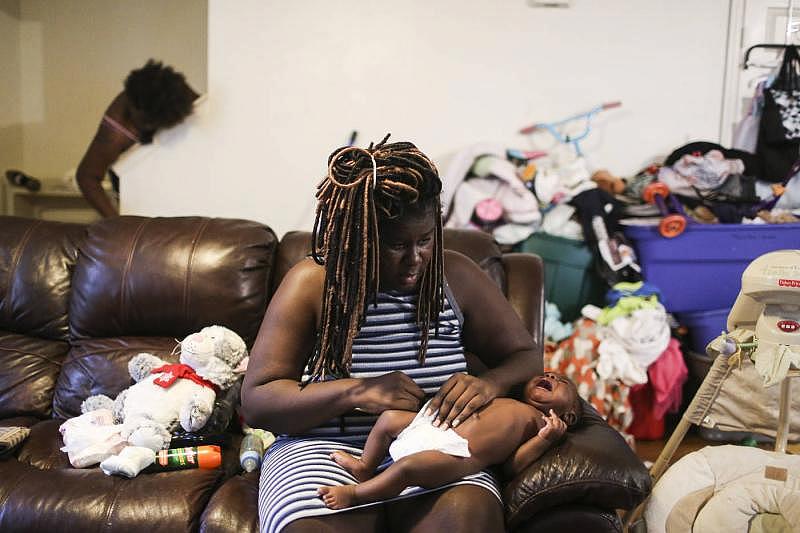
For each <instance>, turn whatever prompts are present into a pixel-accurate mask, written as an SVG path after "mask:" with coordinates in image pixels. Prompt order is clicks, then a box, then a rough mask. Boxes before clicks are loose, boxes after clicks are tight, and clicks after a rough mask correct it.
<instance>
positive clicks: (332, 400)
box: [242, 259, 424, 434]
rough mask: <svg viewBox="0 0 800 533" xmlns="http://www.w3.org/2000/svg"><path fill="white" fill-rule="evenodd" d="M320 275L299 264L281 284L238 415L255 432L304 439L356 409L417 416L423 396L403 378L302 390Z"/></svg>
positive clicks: (254, 353) (306, 262)
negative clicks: (259, 429) (297, 435)
mask: <svg viewBox="0 0 800 533" xmlns="http://www.w3.org/2000/svg"><path fill="white" fill-rule="evenodd" d="M324 276H325V273H324V270H323V269H322V267H320V266H319V265H317V264H316V263H314V262H313V261H312V260H311V259H306V260H304V261H301V262H300V263H298V264H297V265H295V267H293V268H292V269H291V270H290V271H289V273H288V274H287V275H286V277H285V278H284V280H283V282H282V283H281V285H280V287H279V288H278V290H277V291H276V292H275V295H274V296H273V298H272V301H271V302H270V305H269V308H268V309H267V312H266V315H265V316H264V321H263V322H262V324H261V329H260V330H259V333H258V338H257V339H256V342H255V345H254V346H253V349H252V351H251V354H250V363H249V364H248V369H247V374H246V375H245V379H244V384H243V386H242V411H243V414H244V417H245V421H246V422H247V423H248V424H249V425H251V426H253V427H262V428H267V429H269V430H271V431H275V432H278V433H287V434H292V433H302V432H304V431H307V430H309V429H311V428H313V427H316V426H318V425H320V424H322V423H324V422H327V421H328V420H330V419H332V418H335V417H337V416H340V415H342V414H345V413H347V412H349V411H352V410H353V409H355V408H359V409H362V410H364V411H367V412H372V413H380V412H382V411H384V410H386V409H389V408H394V409H405V410H415V409H418V408H419V402H420V400H421V399H422V398H423V397H424V394H423V392H422V390H421V389H420V388H419V387H418V386H417V385H416V384H415V383H414V382H413V381H412V380H411V378H409V377H408V376H406V375H405V374H403V373H402V372H391V373H389V374H386V375H384V376H380V377H377V378H370V379H354V378H346V379H337V380H332V381H326V382H321V383H313V384H309V385H307V386H306V387H304V388H302V389H301V388H300V379H301V377H302V373H303V369H304V367H305V365H306V361H307V360H308V357H309V355H310V354H311V352H312V350H313V349H314V343H315V338H316V334H317V326H318V323H319V316H320V312H321V311H320V308H321V302H322V289H323V285H324V279H325V278H324Z"/></svg>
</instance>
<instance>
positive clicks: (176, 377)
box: [81, 326, 247, 477]
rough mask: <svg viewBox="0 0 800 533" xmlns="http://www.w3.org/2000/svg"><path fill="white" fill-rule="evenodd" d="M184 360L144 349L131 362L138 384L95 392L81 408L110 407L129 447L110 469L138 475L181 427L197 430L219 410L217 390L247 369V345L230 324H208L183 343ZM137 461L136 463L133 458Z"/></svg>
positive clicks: (108, 464)
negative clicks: (109, 393) (171, 360)
mask: <svg viewBox="0 0 800 533" xmlns="http://www.w3.org/2000/svg"><path fill="white" fill-rule="evenodd" d="M180 348H181V354H180V363H177V364H169V363H167V362H165V361H163V360H162V359H160V358H158V357H156V356H155V355H152V354H149V353H140V354H138V355H136V356H135V357H134V358H133V359H131V360H130V362H129V363H128V371H129V372H130V374H131V377H132V378H133V380H134V381H135V382H136V383H134V384H133V385H131V386H130V387H128V388H127V389H125V390H123V391H122V392H120V393H119V395H118V396H117V398H116V399H115V400H111V398H109V397H108V396H104V395H96V396H90V397H89V398H87V399H86V400H84V402H83V403H82V404H81V412H83V413H87V412H90V411H94V410H96V409H103V408H105V409H111V410H112V412H113V413H114V419H115V422H116V423H117V424H120V426H119V427H120V433H121V436H122V438H123V439H124V440H125V441H127V443H128V444H129V445H130V446H129V447H138V448H143V449H141V450H123V452H125V453H120V454H119V455H117V456H112V457H109V458H108V459H106V460H105V461H103V463H101V465H100V466H101V468H103V470H104V471H105V472H106V473H107V474H112V473H121V474H124V475H126V476H128V477H134V476H136V475H137V474H138V473H139V471H141V469H143V468H144V467H146V466H148V465H149V464H150V463H152V462H153V460H154V458H155V452H157V451H158V450H161V449H166V448H169V444H170V441H171V439H172V432H173V431H175V430H177V429H178V426H179V425H180V427H182V428H183V429H184V430H185V431H188V432H195V431H198V430H200V429H202V428H203V426H204V425H205V424H206V422H207V421H208V419H209V417H210V415H211V412H212V410H213V408H214V401H215V399H216V395H217V393H218V392H221V391H224V390H226V389H228V388H229V387H231V386H232V385H233V384H234V383H235V382H236V380H237V379H238V377H239V375H240V373H241V371H243V369H244V368H246V358H247V348H246V346H245V343H244V341H243V340H242V338H241V337H240V336H239V335H237V334H236V333H234V332H233V331H231V330H230V329H228V328H225V327H222V326H209V327H206V328H203V329H202V330H200V332H198V333H193V334H191V335H189V336H188V337H186V338H185V339H183V341H181V343H180ZM134 457H135V458H136V459H135V461H134V462H135V463H136V464H131V459H132V458H134Z"/></svg>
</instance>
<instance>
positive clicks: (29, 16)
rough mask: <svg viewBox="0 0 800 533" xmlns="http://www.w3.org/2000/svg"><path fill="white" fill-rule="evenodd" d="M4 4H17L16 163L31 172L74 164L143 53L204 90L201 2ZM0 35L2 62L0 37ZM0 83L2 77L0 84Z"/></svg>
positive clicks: (30, 0)
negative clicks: (18, 98) (18, 126)
mask: <svg viewBox="0 0 800 533" xmlns="http://www.w3.org/2000/svg"><path fill="white" fill-rule="evenodd" d="M0 1H1V2H2V3H0V6H2V5H4V4H7V3H9V2H8V1H7V0H0ZM11 4H17V5H18V6H19V41H20V44H19V48H18V49H19V57H20V59H19V69H18V70H19V76H18V79H19V81H20V83H21V87H22V98H21V104H20V113H21V115H22V128H21V129H22V161H21V165H22V167H23V169H24V170H25V171H27V172H29V173H30V174H33V175H36V176H42V177H61V176H63V175H64V174H66V173H67V172H68V171H70V170H71V169H74V168H75V167H77V165H78V162H79V161H80V158H81V157H82V155H83V152H84V150H85V149H86V146H87V145H88V143H89V141H90V140H91V138H92V136H93V135H94V133H95V130H96V129H97V125H98V122H99V120H100V117H101V116H102V114H103V111H104V110H105V108H106V107H107V106H108V104H109V103H110V102H111V99H112V98H113V97H114V96H115V95H116V94H117V93H118V92H119V91H120V90H121V89H122V82H123V80H124V78H125V76H126V75H127V73H128V72H129V71H130V70H131V69H134V68H137V67H140V66H142V65H143V64H144V63H145V61H147V59H148V58H150V57H153V58H156V59H160V60H163V61H164V62H165V63H168V64H171V65H173V66H175V68H176V69H178V70H180V71H182V72H183V73H184V74H186V77H187V78H188V80H189V83H190V84H191V85H192V86H193V87H195V88H196V89H197V90H199V91H200V92H205V90H206V78H207V75H206V62H207V61H206V58H207V12H208V7H207V5H208V4H207V1H206V0H169V1H164V0H136V1H130V0H57V1H53V0H19V1H18V2H11ZM0 24H3V22H0ZM0 39H2V41H0V43H2V44H1V45H0V54H1V55H0V60H2V61H3V63H2V65H3V67H5V65H6V63H5V61H6V59H7V58H6V57H5V56H6V55H7V54H6V51H5V47H4V46H3V45H4V44H5V40H6V35H4V34H3V35H0ZM11 55H13V54H11ZM8 61H9V62H12V63H13V61H14V59H13V57H12V58H9V59H8ZM5 83H6V76H3V77H2V81H1V82H0V84H5ZM1 87H2V85H0V91H3V90H4V89H3V88H1ZM0 94H2V93H0ZM0 112H2V111H0Z"/></svg>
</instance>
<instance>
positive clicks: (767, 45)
mask: <svg viewBox="0 0 800 533" xmlns="http://www.w3.org/2000/svg"><path fill="white" fill-rule="evenodd" d="M790 46H795V45H793V44H773V43H760V44H754V45H753V46H751V47H750V48H748V49H747V51H746V52H745V53H744V65H743V66H742V70H747V67H749V66H751V65H750V64H749V61H750V52H752V51H753V50H755V49H757V48H767V49H772V50H785V49H786V48H788V47H790Z"/></svg>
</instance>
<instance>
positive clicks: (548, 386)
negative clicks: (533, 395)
mask: <svg viewBox="0 0 800 533" xmlns="http://www.w3.org/2000/svg"><path fill="white" fill-rule="evenodd" d="M536 386H537V387H538V388H540V389H544V390H547V391H552V390H553V384H552V383H550V380H548V379H540V380H539V382H538V383H537V384H536Z"/></svg>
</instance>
